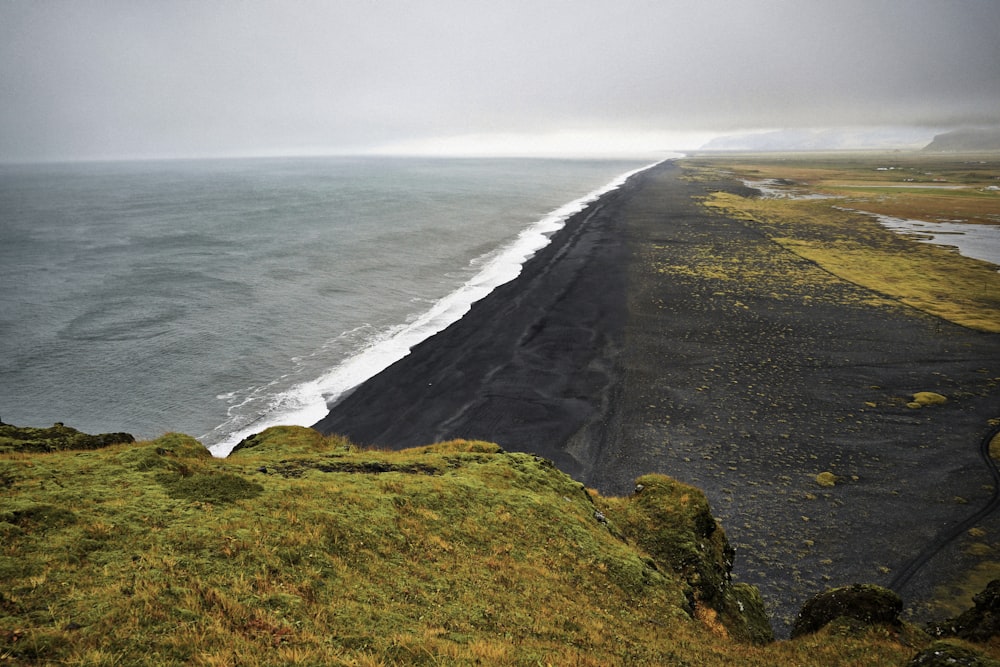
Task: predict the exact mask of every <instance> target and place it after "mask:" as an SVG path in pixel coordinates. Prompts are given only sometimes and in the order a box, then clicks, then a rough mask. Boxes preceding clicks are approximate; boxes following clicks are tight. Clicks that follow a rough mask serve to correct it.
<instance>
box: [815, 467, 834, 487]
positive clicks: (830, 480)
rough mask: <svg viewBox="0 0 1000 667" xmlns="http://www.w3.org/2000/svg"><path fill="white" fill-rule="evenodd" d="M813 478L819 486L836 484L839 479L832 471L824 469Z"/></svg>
mask: <svg viewBox="0 0 1000 667" xmlns="http://www.w3.org/2000/svg"><path fill="white" fill-rule="evenodd" d="M815 479H816V483H817V484H819V485H820V486H826V487H831V486H836V485H837V480H839V479H840V478H839V477H837V476H836V475H834V474H833V473H832V472H829V471H824V472H821V473H820V474H818V475H816V477H815Z"/></svg>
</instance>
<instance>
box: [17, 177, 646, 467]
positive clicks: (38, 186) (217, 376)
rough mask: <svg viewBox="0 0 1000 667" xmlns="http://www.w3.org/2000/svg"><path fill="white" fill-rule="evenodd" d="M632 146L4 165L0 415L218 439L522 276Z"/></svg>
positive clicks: (604, 186) (276, 420) (368, 367)
mask: <svg viewBox="0 0 1000 667" xmlns="http://www.w3.org/2000/svg"><path fill="white" fill-rule="evenodd" d="M646 166H648V162H639V161H628V160H547V159H453V158H447V159H445V158H440V159H421V158H380V157H379V158H377V157H365V158H346V157H338V158H281V159H277V158H269V159H238V160H236V159H234V160H192V161H148V162H106V163H73V164H46V165H5V166H0V239H2V243H0V285H2V290H0V419H2V420H3V421H5V422H7V423H12V424H17V425H23V426H49V425H51V424H52V423H54V422H64V423H65V424H67V425H68V426H73V427H74V428H77V429H80V430H82V431H86V432H91V433H98V432H107V431H127V432H130V433H132V434H133V435H135V436H136V437H137V438H140V439H145V438H153V437H157V436H159V435H162V434H163V433H166V432H170V431H176V432H182V433H187V434H189V435H193V436H195V437H197V438H198V439H199V440H201V442H202V443H203V444H205V445H206V446H207V447H208V448H209V449H210V450H211V451H212V452H213V453H214V454H216V455H218V456H224V455H225V454H227V453H228V452H229V451H230V450H231V449H232V447H233V446H234V445H235V444H236V443H237V442H239V441H240V440H241V439H242V438H243V437H245V436H247V435H250V434H252V433H256V432H258V431H260V430H263V429H264V428H266V427H267V426H270V425H274V424H300V425H310V424H313V423H315V422H316V421H318V420H319V419H321V418H322V417H323V416H325V414H326V411H327V405H328V404H330V403H332V402H334V401H336V399H337V398H338V397H339V396H341V395H342V394H343V393H344V392H347V391H349V390H350V389H351V388H353V387H354V386H356V385H358V384H360V383H361V382H363V381H364V380H365V379H367V378H369V377H371V376H372V375H374V374H376V373H378V372H379V371H380V370H382V369H383V368H385V367H387V366H388V365H390V364H391V363H393V362H394V361H396V360H397V359H399V358H401V357H402V356H404V355H405V354H406V353H407V352H408V350H409V349H410V347H412V346H413V345H415V344H416V343H418V342H420V341H421V340H424V339H425V338H427V337H429V336H431V335H433V334H434V333H436V332H437V331H440V330H441V329H443V328H445V327H446V326H447V325H448V324H450V323H452V322H454V321H456V320H457V319H459V318H460V317H461V316H462V315H463V314H464V313H465V312H466V311H467V310H468V307H469V306H470V305H471V304H472V303H473V302H474V301H476V300H478V299H480V298H482V297H483V296H485V295H486V294H488V293H489V292H490V291H492V289H493V288H494V287H496V286H497V285H499V284H502V283H504V282H506V281H508V280H510V279H512V278H514V277H516V275H517V274H518V272H519V271H520V266H521V265H522V264H523V262H524V261H525V260H526V259H527V258H529V257H530V256H531V255H532V254H534V252H535V251H537V250H538V249H539V248H540V247H543V246H544V245H545V243H547V240H548V237H549V235H551V233H553V232H554V231H556V230H557V229H559V228H560V227H561V226H562V223H563V221H564V220H565V219H566V218H567V217H568V216H569V215H571V214H572V213H573V212H575V211H577V210H579V209H580V208H582V207H583V205H584V204H585V203H586V202H588V201H591V200H592V199H594V198H596V197H597V196H598V195H599V194H601V193H602V192H605V191H607V190H609V189H611V188H613V187H616V186H617V185H618V184H620V183H621V182H622V180H624V177H625V175H627V174H629V173H632V172H633V171H635V170H637V169H641V168H643V167H646Z"/></svg>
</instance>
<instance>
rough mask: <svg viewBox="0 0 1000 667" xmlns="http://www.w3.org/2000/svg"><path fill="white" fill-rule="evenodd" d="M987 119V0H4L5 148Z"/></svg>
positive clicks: (441, 143) (357, 142)
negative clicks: (184, 0) (322, 0)
mask: <svg viewBox="0 0 1000 667" xmlns="http://www.w3.org/2000/svg"><path fill="white" fill-rule="evenodd" d="M998 123H1000V0H808V1H804V0H788V1H781V0H726V1H722V0H683V1H682V0H649V1H644V0H600V1H597V0H550V1H546V0H483V1H480V0H425V1H422V2H421V1H416V0H414V1H410V2H405V1H402V0H385V1H382V0H356V1H348V0H330V1H326V2H319V1H295V0H274V1H270V2H264V1H253V0H243V1H213V0H204V1H190V2H181V1H176V2H175V1H171V0H121V1H114V0H106V1H98V0H65V1H47V0H0V161H20V160H33V159H78V158H109V157H177V156H186V155H194V156H206V155H250V154H309V153H313V154H314V153H352V152H365V151H372V150H382V151H390V152H392V151H404V150H405V151H411V152H412V151H422V150H441V151H459V152H460V151H462V150H463V149H469V147H473V148H472V150H473V151H475V150H480V151H495V152H504V151H506V152H517V151H518V150H521V148H518V147H519V146H520V147H523V148H533V149H535V150H554V151H566V152H574V151H576V152H580V151H586V150H592V151H594V152H600V151H613V150H616V149H621V150H630V149H645V150H651V149H657V148H692V147H695V146H696V145H699V144H700V143H702V142H703V141H705V140H706V139H708V138H710V137H711V136H714V135H718V134H734V133H739V132H744V131H754V130H765V129H777V128H812V127H827V126H834V127H866V128H869V127H883V126H884V127H900V126H914V127H922V128H930V129H934V130H937V129H942V128H950V127H953V126H963V125H985V124H998ZM477 147H478V148H477Z"/></svg>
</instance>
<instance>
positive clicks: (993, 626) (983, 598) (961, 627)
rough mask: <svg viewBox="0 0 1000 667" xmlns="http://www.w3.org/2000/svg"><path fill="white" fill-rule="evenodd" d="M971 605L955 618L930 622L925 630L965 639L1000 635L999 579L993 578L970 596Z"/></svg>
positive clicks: (939, 635)
mask: <svg viewBox="0 0 1000 667" xmlns="http://www.w3.org/2000/svg"><path fill="white" fill-rule="evenodd" d="M972 602H973V607H972V608H971V609H968V610H966V611H964V612H962V614H960V615H959V616H958V617H957V618H952V619H949V620H947V621H944V622H941V623H930V624H928V626H927V632H928V633H929V634H930V635H932V636H934V637H958V638H960V639H964V640H966V641H972V642H987V641H989V640H990V639H992V638H994V637H997V636H1000V579H994V580H993V581H991V582H990V583H989V584H987V585H986V588H985V589H984V590H983V591H982V592H980V593H977V594H976V595H975V596H973V598H972Z"/></svg>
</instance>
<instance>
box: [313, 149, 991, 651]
mask: <svg viewBox="0 0 1000 667" xmlns="http://www.w3.org/2000/svg"><path fill="white" fill-rule="evenodd" d="M711 190H728V191H733V192H743V193H744V194H745V193H746V190H745V188H743V186H741V185H739V184H738V183H735V182H717V183H696V182H689V181H687V180H684V179H683V178H681V169H680V168H679V167H678V166H677V164H676V163H673V162H668V163H664V164H662V165H660V166H657V167H655V168H653V169H651V170H647V171H645V172H643V173H641V174H639V175H637V176H634V177H633V178H631V179H630V180H629V181H628V182H627V183H626V185H625V186H623V187H622V188H620V189H619V190H616V191H614V192H612V193H609V194H607V195H605V196H604V197H602V198H601V199H600V200H599V201H598V202H595V204H593V205H592V206H591V207H589V208H588V209H587V210H585V211H583V212H581V213H580V214H578V215H576V216H574V217H573V218H572V219H571V220H570V221H569V222H568V223H567V225H566V227H565V228H564V229H563V230H561V231H560V232H558V233H557V234H556V235H555V236H554V237H553V241H552V243H551V244H550V245H549V246H547V247H546V248H545V249H543V250H542V251H540V252H539V253H538V254H537V255H536V256H535V257H534V258H532V260H530V261H529V262H528V263H527V264H526V265H525V267H524V270H523V272H522V274H521V276H520V277H519V278H517V279H516V280H515V281H512V282H511V283H508V284H507V285H504V286H502V287H500V288H498V289H497V290H496V291H494V292H493V293H492V294H491V295H490V296H489V297H487V298H485V299H483V300H482V301H480V302H479V303H477V304H476V305H475V306H474V307H473V308H472V310H471V311H470V312H469V313H468V314H467V315H466V316H465V317H464V318H463V319H462V320H461V321H459V322H457V323H455V324H454V325H453V326H451V327H450V328H448V329H447V330H445V331H443V332H441V333H439V334H438V335H436V336H434V337H433V338H431V339H429V340H427V341H425V342H424V343H422V344H420V345H418V346H416V347H415V348H414V349H413V350H412V352H411V354H410V355H409V356H407V357H406V358H404V359H402V360H401V361H399V362H398V363H396V364H394V365H393V366H392V367H390V368H388V369H386V370H385V371H384V372H382V373H381V374H379V375H378V376H376V377H374V378H372V379H371V380H369V381H368V382H366V383H365V384H363V385H362V386H361V387H359V388H358V389H357V390H356V391H355V392H354V393H352V394H351V395H350V396H348V397H347V398H345V399H344V400H342V401H341V402H340V403H339V404H337V405H336V406H334V407H333V409H332V410H331V412H330V414H329V415H328V416H327V417H326V418H325V419H323V420H322V421H321V422H319V423H318V424H316V428H318V429H319V430H321V431H323V432H325V433H340V434H343V435H346V436H348V437H349V438H351V439H352V440H354V441H355V442H358V443H361V444H374V445H380V446H391V447H397V448H402V447H408V446H415V445H422V444H426V443H429V442H432V441H437V440H442V439H448V438H455V437H463V438H476V439H484V440H490V441H494V442H497V443H500V444H501V445H502V446H503V447H505V448H507V449H510V450H518V451H527V452H534V453H536V454H539V455H541V456H544V457H546V458H550V459H552V460H553V461H555V463H556V464H557V465H559V466H560V468H562V469H563V470H565V471H566V472H568V473H569V474H571V475H573V476H574V477H576V478H577V479H579V480H581V481H583V482H584V483H586V484H587V485H588V486H592V487H594V488H597V489H599V490H601V491H602V492H604V493H609V494H624V493H629V492H631V490H632V488H633V484H634V480H635V478H636V477H638V476H639V475H641V474H644V473H648V472H661V473H665V474H668V475H671V476H673V477H675V478H677V479H680V480H683V481H685V482H689V483H692V484H695V485H697V486H699V487H700V488H702V489H704V490H705V492H706V493H707V495H708V497H709V499H710V501H711V503H712V507H713V509H714V511H715V514H716V515H717V516H718V517H719V518H720V519H721V520H722V522H723V525H724V526H725V528H726V531H727V534H728V535H729V538H730V540H731V541H732V543H733V544H734V545H735V546H736V547H737V549H738V553H737V559H736V565H735V569H734V574H735V576H736V577H737V578H738V579H739V580H741V581H746V582H748V583H752V584H755V585H757V586H759V587H760V589H761V591H762V593H763V594H764V597H765V600H766V602H767V603H768V605H769V607H770V608H771V610H772V611H773V613H774V616H775V618H774V621H775V623H774V624H775V630H776V631H777V632H778V634H779V635H781V634H785V633H786V632H787V629H788V627H789V625H790V622H791V621H792V620H793V618H794V614H795V613H796V611H797V610H798V608H799V607H800V606H801V604H802V603H803V602H804V601H805V600H806V599H808V597H810V596H811V595H813V594H815V593H817V592H819V591H821V590H823V589H824V588H827V587H829V586H839V585H847V584H850V583H855V582H871V583H878V584H882V585H887V584H888V583H889V582H891V581H892V579H893V577H894V575H895V573H898V572H900V571H901V570H902V568H904V567H905V566H906V564H907V563H908V561H910V559H912V558H913V557H914V556H916V555H917V553H918V552H920V551H921V550H922V549H924V548H925V547H926V546H927V545H928V544H933V543H934V540H935V536H936V535H938V534H939V533H941V532H942V531H944V530H946V529H947V528H948V527H949V526H955V525H956V524H958V523H959V522H961V521H962V520H963V519H964V518H966V517H968V516H969V515H971V514H973V513H974V512H975V511H976V510H978V509H979V508H981V507H982V506H983V505H985V504H986V503H987V502H988V501H989V499H990V497H991V493H992V486H991V484H992V478H991V477H990V474H989V470H988V469H987V467H986V466H985V465H984V463H983V461H982V460H981V458H980V455H979V443H980V440H981V439H982V437H983V435H984V434H985V433H986V432H987V431H988V429H989V426H988V420H989V419H991V418H995V417H998V416H1000V386H998V385H1000V382H998V379H1000V336H997V335H992V334H983V333H978V332H974V331H970V330H968V329H964V328H961V327H958V326H954V325H951V324H949V323H947V322H944V321H942V320H939V319H936V318H933V317H930V316H927V315H924V314H922V313H920V312H918V311H915V310H912V309H908V308H905V307H903V306H897V305H886V304H885V303H883V304H882V305H877V304H874V303H872V302H873V299H872V297H873V296H874V295H872V294H871V293H870V292H868V291H866V290H864V289H862V288H859V287H857V286H855V285H853V284H851V283H847V282H843V281H839V280H835V279H831V277H830V276H829V275H828V274H826V273H823V272H822V271H821V270H820V269H819V268H818V267H816V265H814V264H812V263H811V262H808V261H805V260H802V259H800V258H798V257H797V256H795V255H792V254H790V253H788V252H786V251H785V250H783V249H782V248H781V247H780V246H777V245H776V244H773V243H771V242H770V241H768V240H767V239H766V238H764V237H762V236H760V235H759V234H758V233H756V232H755V231H754V230H753V229H751V228H749V227H748V226H747V225H746V224H744V223H742V222H740V221H736V220H731V219H728V218H725V217H722V216H720V215H718V214H714V213H710V212H708V211H706V210H705V209H704V208H702V207H700V206H699V205H698V203H697V200H696V198H697V197H699V196H701V195H704V194H705V193H706V192H708V191H711ZM706 258H715V260H713V261H721V262H723V265H724V262H725V261H726V260H727V259H728V258H734V261H735V259H739V261H741V262H747V261H752V262H756V263H757V264H758V265H761V264H762V263H763V264H762V265H763V266H765V268H766V267H767V266H773V267H778V266H780V267H781V270H780V271H778V270H775V271H773V272H772V273H773V275H771V276H770V277H769V279H768V280H749V279H734V278H733V276H731V275H725V273H724V272H723V273H720V272H719V271H714V272H713V271H704V270H699V266H700V265H702V264H703V263H704V262H705V261H708V260H706ZM748 275H750V274H748ZM776 285H777V286H776ZM918 391H934V392H938V393H941V394H944V395H946V396H948V397H949V398H950V400H949V402H948V403H947V404H945V405H941V406H934V407H926V408H922V409H919V410H914V409H911V408H908V407H906V402H908V401H909V400H910V398H911V395H912V394H913V393H914V392H918ZM824 471H829V472H831V473H833V474H834V475H836V476H837V478H838V482H837V484H836V485H835V486H833V487H826V486H822V485H820V484H819V483H817V480H816V475H817V474H818V473H820V472H824ZM979 527H980V528H982V529H984V530H985V531H986V533H985V535H986V536H985V537H979V538H977V539H979V540H980V541H984V542H990V543H991V544H993V545H994V549H995V548H996V545H997V544H998V543H1000V517H997V516H996V515H990V516H989V517H987V518H986V519H984V520H983V521H982V523H980V524H979ZM972 539H973V538H971V537H963V538H961V539H959V540H956V541H954V542H951V543H949V544H947V545H945V546H944V547H943V548H942V550H941V551H940V552H939V553H938V554H937V555H936V556H935V557H934V558H933V559H932V560H931V561H930V562H929V563H928V564H927V566H925V567H923V568H922V569H921V570H919V571H918V572H917V574H916V575H915V576H914V577H913V578H912V579H911V580H910V581H909V582H908V583H907V584H906V585H905V586H904V587H903V588H902V590H901V591H900V592H901V593H902V595H903V596H904V599H905V600H906V601H907V603H908V605H909V607H910V609H911V610H914V612H913V613H914V615H915V617H917V618H920V610H921V609H922V607H921V602H923V601H926V600H927V599H929V597H930V596H931V593H932V591H933V590H934V587H935V586H938V585H941V584H943V583H945V582H947V581H948V580H949V579H950V578H951V577H953V576H955V575H956V574H958V573H959V571H960V570H962V569H965V568H968V567H971V566H973V565H975V564H976V563H977V562H979V560H981V554H980V556H979V557H974V556H970V555H969V554H968V553H967V551H968V550H969V546H970V542H971V541H972ZM980 546H981V545H980ZM993 558H994V559H996V557H995V556H994V557H993ZM977 559H979V560H977Z"/></svg>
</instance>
